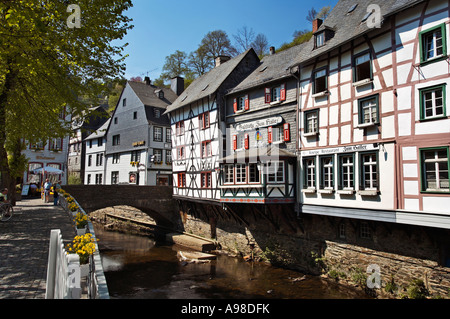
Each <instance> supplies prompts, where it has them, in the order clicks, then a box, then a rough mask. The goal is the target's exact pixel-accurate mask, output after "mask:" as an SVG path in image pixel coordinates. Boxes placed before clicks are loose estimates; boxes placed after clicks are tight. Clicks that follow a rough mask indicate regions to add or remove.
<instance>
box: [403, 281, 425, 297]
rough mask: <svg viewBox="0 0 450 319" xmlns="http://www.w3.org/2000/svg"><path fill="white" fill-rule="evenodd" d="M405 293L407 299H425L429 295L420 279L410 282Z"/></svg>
mask: <svg viewBox="0 0 450 319" xmlns="http://www.w3.org/2000/svg"><path fill="white" fill-rule="evenodd" d="M406 293H407V296H408V298H409V299H425V298H426V297H427V296H429V294H430V293H429V292H428V289H427V288H426V287H425V283H424V282H423V280H422V279H413V280H411V282H410V283H409V285H408V287H407V288H406Z"/></svg>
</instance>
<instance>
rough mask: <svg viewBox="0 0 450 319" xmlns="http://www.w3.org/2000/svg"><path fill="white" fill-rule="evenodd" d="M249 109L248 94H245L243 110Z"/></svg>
mask: <svg viewBox="0 0 450 319" xmlns="http://www.w3.org/2000/svg"><path fill="white" fill-rule="evenodd" d="M248 109H250V100H249V98H248V94H247V95H246V96H245V110H246V111H247V110H248Z"/></svg>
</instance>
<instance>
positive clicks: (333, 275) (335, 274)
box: [328, 269, 347, 281]
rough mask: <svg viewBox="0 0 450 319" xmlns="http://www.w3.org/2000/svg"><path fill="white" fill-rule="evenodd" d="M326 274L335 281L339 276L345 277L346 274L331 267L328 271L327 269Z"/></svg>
mask: <svg viewBox="0 0 450 319" xmlns="http://www.w3.org/2000/svg"><path fill="white" fill-rule="evenodd" d="M328 276H330V277H331V278H333V279H334V280H336V281H339V279H341V278H346V277H347V275H346V274H345V273H344V272H342V271H338V270H336V269H331V270H330V271H328Z"/></svg>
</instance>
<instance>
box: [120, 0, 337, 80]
mask: <svg viewBox="0 0 450 319" xmlns="http://www.w3.org/2000/svg"><path fill="white" fill-rule="evenodd" d="M337 2H338V0H318V1H304V0H277V1H273V0H272V1H269V0H227V1H211V0H190V1H189V0H172V1H163V0H134V1H133V8H131V9H130V10H128V12H127V13H126V14H127V15H128V16H129V17H130V18H132V19H133V24H134V28H133V29H132V30H131V31H129V32H128V34H127V36H126V37H125V38H124V42H128V43H129V45H128V47H127V48H126V50H125V53H126V54H128V55H129V57H128V58H127V59H126V66H127V68H126V72H125V77H126V78H127V79H129V78H130V77H133V76H141V77H142V78H143V77H144V76H147V75H148V76H150V78H151V79H156V78H158V77H159V75H160V74H161V71H162V67H163V65H164V62H165V57H166V56H168V55H170V54H172V53H174V52H175V51H176V50H180V51H184V52H186V53H187V54H189V53H190V52H192V51H194V50H196V49H197V48H198V45H199V43H200V42H201V40H202V38H203V37H204V36H205V35H206V34H207V33H208V32H209V31H214V30H218V29H220V30H224V31H225V32H226V33H227V34H228V36H229V38H230V40H231V42H232V43H233V42H234V38H233V35H234V34H237V31H238V30H239V29H241V28H242V27H244V26H246V27H247V28H249V29H250V28H251V29H253V31H254V32H255V34H258V33H263V34H265V35H266V37H267V39H268V41H269V45H270V46H274V47H279V46H280V45H281V44H283V43H285V42H290V41H291V40H292V39H293V38H292V35H293V33H294V31H295V30H303V29H311V25H310V23H309V22H308V21H306V19H305V17H306V15H307V13H308V10H309V9H311V7H314V8H315V9H316V10H317V11H319V10H320V8H322V7H324V6H331V7H334V6H335V5H336V3H337Z"/></svg>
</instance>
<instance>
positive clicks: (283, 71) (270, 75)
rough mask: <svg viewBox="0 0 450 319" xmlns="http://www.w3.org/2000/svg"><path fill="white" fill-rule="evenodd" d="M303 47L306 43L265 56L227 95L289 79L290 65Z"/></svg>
mask: <svg viewBox="0 0 450 319" xmlns="http://www.w3.org/2000/svg"><path fill="white" fill-rule="evenodd" d="M305 45H306V43H302V44H300V45H296V46H294V47H292V48H289V49H287V50H284V51H281V52H279V53H275V54H273V55H268V56H265V57H264V58H263V59H262V60H261V63H260V65H259V67H258V68H256V70H254V71H253V72H252V73H251V74H250V75H249V76H248V77H247V78H245V80H243V81H242V82H241V83H239V85H237V86H236V87H234V88H233V89H231V90H230V91H229V92H228V93H229V94H232V93H236V92H240V91H244V90H247V89H250V88H253V87H256V86H259V85H263V84H265V83H269V82H272V81H277V80H280V79H284V78H288V77H291V76H292V75H291V70H290V64H291V63H292V60H293V59H295V58H296V57H297V56H298V55H299V54H300V52H301V51H302V50H303V48H304V47H305Z"/></svg>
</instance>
